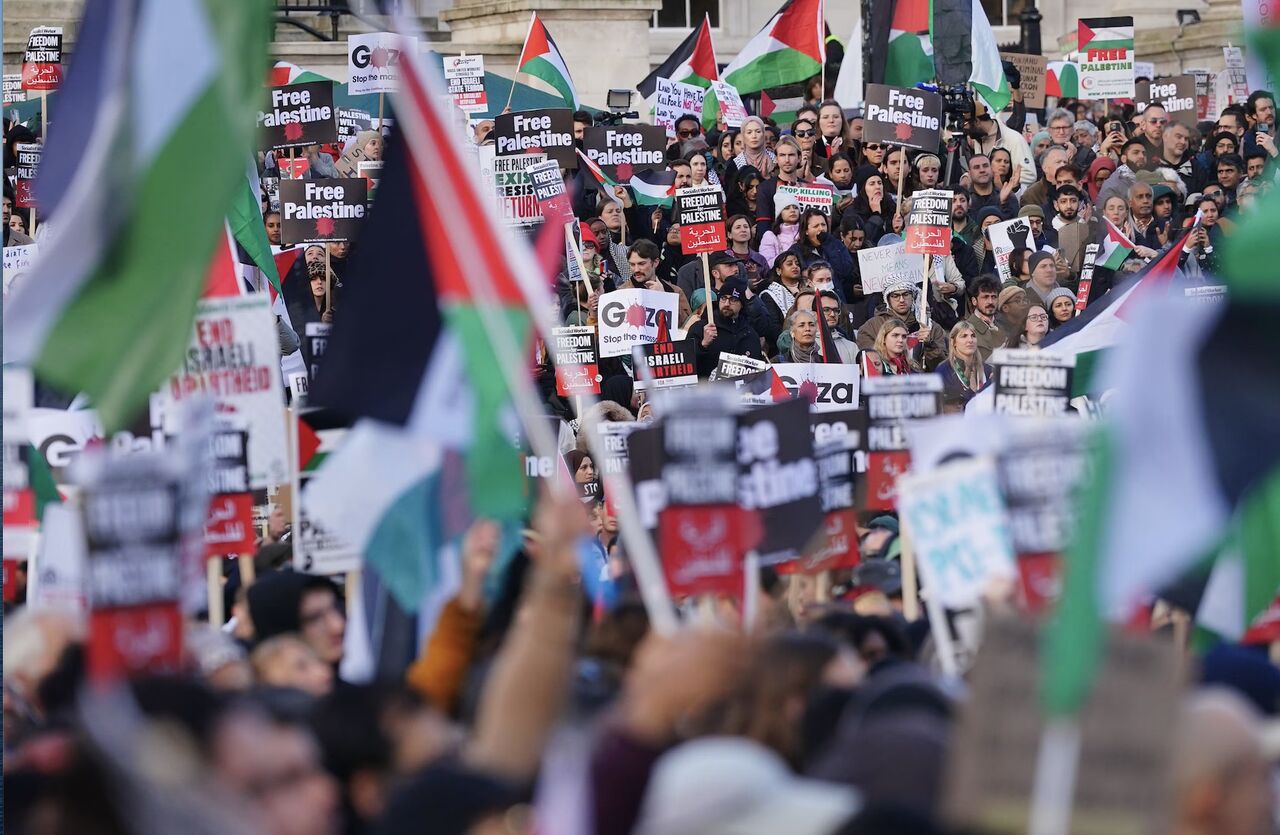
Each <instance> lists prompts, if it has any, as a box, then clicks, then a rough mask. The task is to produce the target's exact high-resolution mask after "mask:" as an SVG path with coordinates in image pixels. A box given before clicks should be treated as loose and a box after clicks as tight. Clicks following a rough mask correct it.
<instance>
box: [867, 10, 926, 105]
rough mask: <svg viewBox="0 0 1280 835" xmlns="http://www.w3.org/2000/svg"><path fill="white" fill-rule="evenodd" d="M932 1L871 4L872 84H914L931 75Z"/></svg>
mask: <svg viewBox="0 0 1280 835" xmlns="http://www.w3.org/2000/svg"><path fill="white" fill-rule="evenodd" d="M932 22H933V4H932V3H931V2H930V0H892V1H891V2H887V3H875V4H873V5H872V7H871V34H870V49H871V65H870V66H871V78H869V79H868V81H870V82H871V83H874V84H890V85H893V86H895V87H914V86H915V85H916V84H919V83H920V82H922V81H928V80H930V79H931V78H933V73H934V69H933V36H932V28H933V27H932Z"/></svg>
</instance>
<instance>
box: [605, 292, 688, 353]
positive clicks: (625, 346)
mask: <svg viewBox="0 0 1280 835" xmlns="http://www.w3.org/2000/svg"><path fill="white" fill-rule="evenodd" d="M679 302H680V297H679V296H677V295H676V294H675V293H663V292H661V291H658V290H614V291H613V292H612V293H605V294H604V295H603V296H601V297H600V320H599V325H600V356H602V357H626V356H631V350H632V349H633V348H635V347H636V346H637V345H647V344H649V343H650V342H656V341H657V339H658V314H659V313H663V314H665V315H666V317H667V321H668V322H674V321H676V313H677V310H678V308H679Z"/></svg>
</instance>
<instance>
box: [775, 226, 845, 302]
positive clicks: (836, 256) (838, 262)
mask: <svg viewBox="0 0 1280 835" xmlns="http://www.w3.org/2000/svg"><path fill="white" fill-rule="evenodd" d="M819 240H820V242H821V245H820V246H816V247H814V246H810V245H808V244H807V243H805V241H804V238H803V237H801V239H800V240H799V241H796V243H794V244H792V245H791V248H790V249H788V250H787V251H788V252H794V253H795V254H796V257H797V258H799V259H800V266H802V267H806V268H807V267H808V266H809V265H810V264H813V263H815V262H817V261H826V262H827V263H828V264H830V265H831V273H832V275H831V280H832V281H833V282H834V283H835V285H836V293H837V294H839V296H840V301H841V302H843V301H844V300H845V299H846V298H847V297H846V296H845V295H844V288H845V285H846V284H848V283H849V282H850V281H851V280H852V278H853V256H852V255H851V254H850V253H849V250H848V249H846V248H845V245H844V244H843V243H841V242H840V239H839V238H837V237H836V236H835V235H832V234H831V233H830V232H823V233H822V237H821V238H820V239H819Z"/></svg>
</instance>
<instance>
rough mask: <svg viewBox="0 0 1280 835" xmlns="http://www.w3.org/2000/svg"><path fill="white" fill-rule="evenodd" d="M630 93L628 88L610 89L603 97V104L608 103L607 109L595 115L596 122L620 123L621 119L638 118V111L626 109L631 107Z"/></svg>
mask: <svg viewBox="0 0 1280 835" xmlns="http://www.w3.org/2000/svg"><path fill="white" fill-rule="evenodd" d="M631 95H632V93H631V91H630V90H623V89H611V90H610V91H609V95H608V97H607V98H606V99H605V104H607V105H608V107H609V111H608V112H607V113H601V114H600V115H599V116H597V117H596V124H598V125H620V124H622V120H623V119H639V118H640V113H639V111H636V110H628V109H627V108H629V107H631Z"/></svg>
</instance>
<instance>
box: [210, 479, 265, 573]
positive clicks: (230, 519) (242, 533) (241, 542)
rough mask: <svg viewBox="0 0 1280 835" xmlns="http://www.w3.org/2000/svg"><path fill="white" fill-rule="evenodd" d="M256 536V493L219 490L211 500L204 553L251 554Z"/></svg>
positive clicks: (212, 555)
mask: <svg viewBox="0 0 1280 835" xmlns="http://www.w3.org/2000/svg"><path fill="white" fill-rule="evenodd" d="M256 539H257V538H256V537H255V536H254V530H253V494H252V493H219V494H218V495H216V496H214V497H213V499H212V500H211V501H210V502H209V514H208V516H207V517H206V518H205V523H204V554H205V557H206V558H207V559H208V558H213V557H221V556H223V555H224V554H251V553H253V551H254V546H255V543H256Z"/></svg>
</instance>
